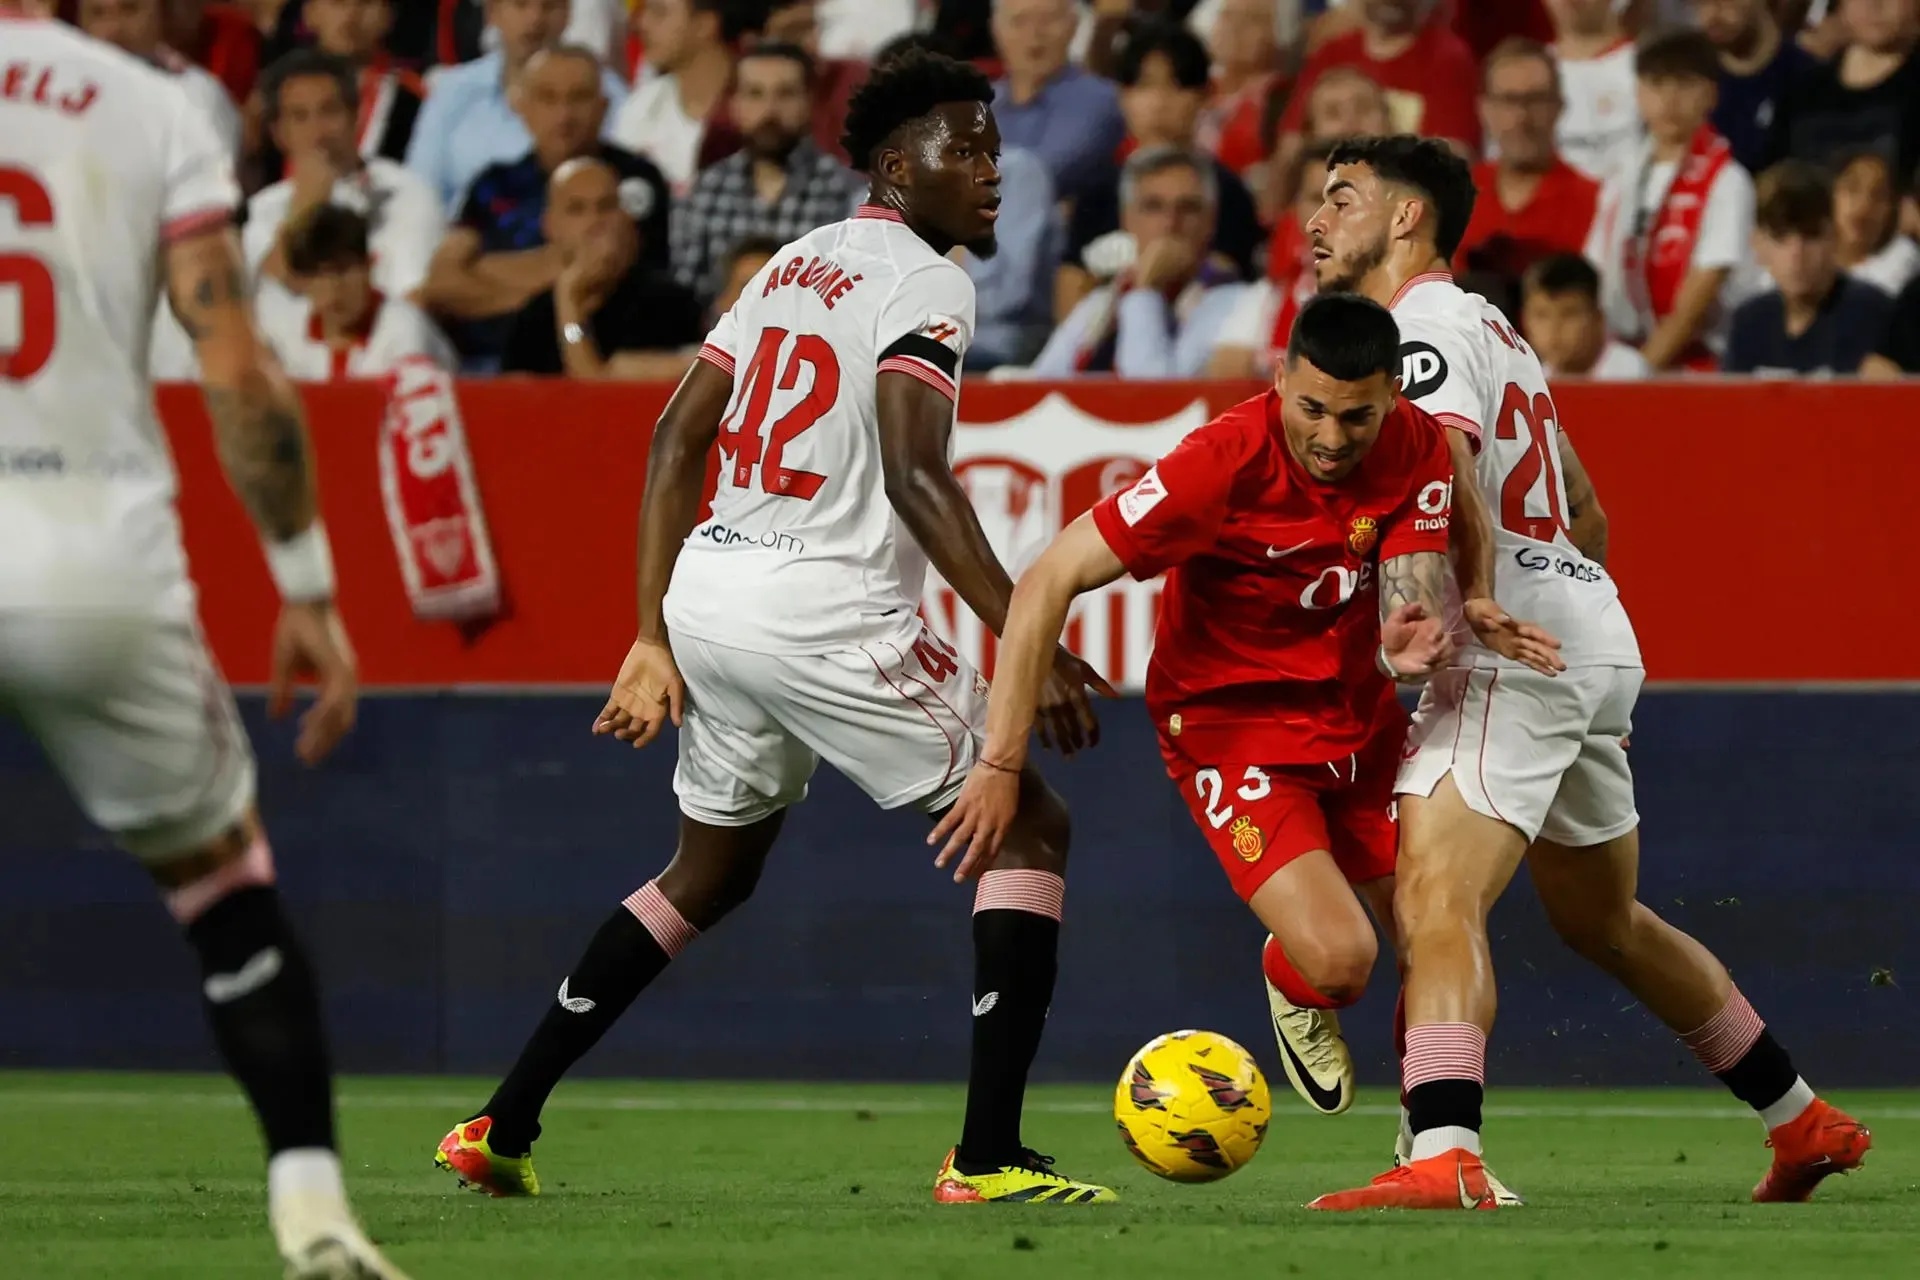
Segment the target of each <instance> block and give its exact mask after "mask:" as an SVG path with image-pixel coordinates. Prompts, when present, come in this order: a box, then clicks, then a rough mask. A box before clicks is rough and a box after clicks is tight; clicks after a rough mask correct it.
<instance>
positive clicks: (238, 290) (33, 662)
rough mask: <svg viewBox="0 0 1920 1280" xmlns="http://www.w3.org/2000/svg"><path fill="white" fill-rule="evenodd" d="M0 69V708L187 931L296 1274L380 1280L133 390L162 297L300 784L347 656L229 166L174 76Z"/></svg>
mask: <svg viewBox="0 0 1920 1280" xmlns="http://www.w3.org/2000/svg"><path fill="white" fill-rule="evenodd" d="M0 68H3V69H4V73H5V74H4V76H0V81H4V88H0V266H3V267H4V272H3V273H0V274H3V275H4V281H5V284H6V285H8V286H11V288H10V289H8V288H0V316H5V315H6V314H7V311H9V310H10V311H12V313H13V317H15V318H14V319H13V320H12V323H11V325H10V326H9V327H8V328H7V329H0V332H3V333H5V334H6V337H5V338H4V339H0V548H5V550H4V553H0V712H4V713H6V714H9V715H11V716H12V717H14V718H16V719H18V720H19V721H20V722H21V723H22V724H24V725H25V727H26V729H27V731H28V732H29V733H31V734H33V735H34V736H35V737H36V738H37V739H38V740H39V742H40V744H41V746H42V747H43V748H44V749H45V751H46V753H47V755H48V757H49V758H50V759H51V761H52V763H53V765H54V767H55V768H56V769H57V770H58V771H59V772H60V774H61V775H62V776H63V777H64V778H65V779H66V782H67V785H68V786H69V787H70V788H71V789H72V791H73V793H74V795H75V797H76V798H77V799H78V800H79V802H80V805H81V807H82V808H83V809H84V810H85V811H86V812H87V814H88V816H89V817H91V818H92V819H93V820H94V821H95V822H97V823H98V824H99V825H100V826H102V827H103V828H105V829H106V830H107V831H109V832H110V833H111V834H112V835H113V836H114V838H115V839H116V840H117V841H118V842H119V843H120V844H121V845H123V846H124V847H125V848H126V849H127V850H128V851H130V852H131V853H133V854H134V855H135V856H137V857H138V858H139V859H140V860H141V861H142V862H143V863H144V864H145V865H146V868H147V870H148V871H149V873H151V875H152V876H153V879H154V880H155V882H156V883H157V884H158V885H159V886H160V889H161V891H162V893H163V894H164V896H165V898H166V902H167V906H168V908H169V909H170V910H171V911H172V913H173V915H174V917H175V918H176V919H177V920H178V921H179V922H180V924H181V926H182V928H183V929H184V931H185V933H186V937H187V941H188V942H189V944H190V945H191V946H192V948H193V950H194V953H195V955H196V956H197V957H198V959H199V962H200V967H201V971H202V974H203V978H204V981H203V987H202V990H203V992H204V994H205V997H206V1009H207V1014H208V1018H209V1021H210V1022H211V1023H212V1027H213V1033H214V1040H215V1043H216V1044H217V1045H218V1047H219V1049H220V1052H221V1055H222V1057H223V1058H224V1059H225V1060H226V1063H227V1066H228V1069H229V1070H230V1071H231V1072H232V1073H233V1076H234V1078H235V1079H236V1080H237V1081H238V1082H239V1084H240V1086H241V1087H242V1089H244V1090H245V1092H246V1094H247V1096H248V1098H249V1099H250V1100H251V1101H252V1103H253V1107H254V1111H255V1112H256V1114H257V1115H258V1116H259V1119H260V1125H261V1128H262V1130H263V1131H264V1135H265V1138H266V1143H267V1148H268V1153H269V1163H268V1171H267V1183H268V1207H269V1215H270V1217H271V1220H272V1225H273V1230H274V1235H275V1237H276V1241H277V1243H278V1245H279V1248H280V1251H281V1253H282V1254H283V1256H284V1257H285V1258H286V1260H287V1274H288V1275H289V1276H294V1277H306V1278H319V1277H356V1278H360V1280H380V1278H387V1280H393V1278H396V1277H399V1276H400V1273H399V1272H398V1271H397V1270H395V1269H394V1268H393V1267H392V1266H391V1265H390V1264H388V1263H387V1262H386V1261H385V1260H384V1259H382V1258H381V1256H380V1254H379V1253H378V1251H377V1250H375V1249H374V1247H373V1246H372V1245H371V1244H369V1243H368V1242H367V1239H366V1237H365V1236H364V1235H362V1234H361V1232H360V1229H359V1227H358V1226H357V1225H355V1223H354V1220H353V1216H352V1213H351V1212H350V1211H349V1209H348V1207H347V1201H346V1194H345V1191H344V1189H343V1187H342V1185H341V1175H340V1161H339V1158H338V1157H337V1156H336V1155H335V1154H334V1132H333V1098H332V1080H331V1073H330V1070H329V1067H328V1061H327V1047H326V1037H325V1034H324V1030H323V1028H322V1025H321V1015H320V996H319V991H318V988H317V986H316V983H315V979H314V973H313V967H312V965H311V963H310V962H309V961H308V959H307V956H306V952H305V950H304V948H303V947H302V946H301V945H300V942H299V940H298V938H297V937H296V936H295V934H294V933H293V931H292V929H291V928H290V926H289V924H288V921H287V917H286V913H285V911H284V909H283V908H282V906H281V903H280V899H279V894H278V892H277V890H276V889H275V888H274V873H273V857H272V854H271V852H270V851H269V849H268V846H267V841H266V836H265V834H264V832H263V830H262V827H261V824H260V819H259V816H258V814H257V813H256V811H255V809H254V787H253V784H254V768H253V756H252V754H251V752H250V751H249V749H248V745H247V739H246V735H245V734H244V732H243V731H242V730H241V727H240V723H239V719H238V717H237V715H236V714H235V711H234V706H233V698H232V695H231V694H230V693H228V691H227V688H226V685H225V684H224V682H222V680H221V679H220V676H219V673H218V672H217V671H216V670H215V668H214V665H213V661H212V658H211V657H210V656H209V655H208V653H207V651H206V648H205V646H204V644H203V643H202V641H201V639H200V633H199V629H198V625H197V621H196V609H195V605H194V592H193V585H192V583H191V582H190V581H189V579H188V577H187V566H186V556H185V553H184V552H183V551H182V550H181V543H180V527H179V518H178V516H177V514H176V513H175V510H174V505H173V497H174V475H173V466H172V461H171V459H170V458H169V456H168V453H167V446H166V441H165V438H164V437H163V436H162V434H161V430H160V424H159V422H158V420H157V419H156V417H155V415H154V410H153V395H152V388H151V387H150V386H149V385H148V382H147V377H146V372H145V370H146V355H147V353H146V347H147V339H148V332H149V326H150V325H151V323H152V319H153V314H154V294H155V290H156V286H157V284H158V282H159V281H160V280H161V279H162V278H164V280H165V282H166V288H167V292H168V295H169V296H170V298H171V299H172V303H173V308H174V311H175V312H176V313H177V314H178V316H179V318H180V320H181V322H182V323H183V324H184V325H185V326H186V329H187V331H188V333H189V334H191V335H192V337H193V339H194V344H195V347H196V350H197V353H198V355H199V358H200V363H201V367H202V369H203V370H204V374H203V382H204V385H205V388H206V398H207V410H208V414H209V416H210V417H211V418H212V420H213V423H214V430H215V433H216V436H217V439H218V443H219V446H220V456H221V458H222V461H223V462H224V464H225V466H226V470H227V474H228V477H229V479H230V480H231V481H232V483H233V487H234V489H235V491H236V492H237V493H238V494H239V495H240V497H241V499H242V501H243V502H244V503H245V504H246V507H247V509H248V511H249V513H250V514H251V515H252V516H253V519H254V522H255V524H256V525H258V526H259V529H260V532H261V535H262V537H263V538H264V539H265V540H266V543H267V548H266V553H267V559H268V562H269V565H270V566H271V568H272V569H273V573H274V577H275V580H276V581H277V583H278V585H279V587H280V592H281V597H282V599H283V600H284V601H285V604H284V606H283V609H282V612H281V615H280V619H279V623H278V625H277V627H276V628H275V632H274V642H273V643H274V686H275V695H276V696H275V701H276V702H278V703H284V702H285V700H286V697H287V692H288V689H289V687H290V682H291V680H292V678H293V676H294V675H295V673H297V672H312V673H314V674H316V675H317V676H318V677H319V681H320V688H321V692H320V697H319V699H318V701H317V702H316V703H315V705H314V708H313V709H312V710H311V711H310V712H309V713H308V715H307V716H306V717H305V719H304V720H303V722H302V725H301V732H300V738H299V743H298V747H297V750H298V752H299V754H300V756H301V757H302V759H304V760H306V761H307V762H308V763H315V762H317V761H319V760H320V759H321V758H323V757H324V756H325V755H326V754H327V753H328V752H329V751H330V750H331V749H332V748H333V746H334V744H335V743H336V742H338V740H339V739H340V737H341V735H342V734H344V733H345V732H346V731H347V729H348V728H349V727H350V726H351V724H352V721H353V714H354V668H353V657H352V651H351V649H350V648H349V647H348V644H347V639H346V635H345V633H344V632H343V631H342V630H341V627H340V623H339V620H338V618H337V617H336V615H335V614H334V612H333V609H332V605H331V599H332V594H333V577H332V566H331V561H330V558H329V555H328V552H327V543H326V534H325V532H324V530H322V529H321V527H320V524H319V521H318V519H317V517H316V506H315V499H314V489H313V475H312V460H311V455H310V452H309V449H308V444H307V433H306V426H305V423H304V422H303V420H302V415H301V409H300V401H299V399H298V398H297V397H296V396H295V395H294V393H293V391H292V388H291V387H290V385H289V384H288V383H287V381H286V379H285V377H284V376H283V375H282V374H281V373H280V371H279V368H278V366H277V365H276V364H275V363H274V361H273V358H272V356H271V355H270V354H269V353H268V352H267V351H266V349H265V347H264V345H263V344H262V343H261V341H260V339H259V336H258V334H257V333H256V332H255V329H254V322H253V315H252V309H251V307H250V306H249V304H248V299H247V291H246V271H245V267H244V265H243V263H242V260H241V257H240V246H239V242H238V240H237V239H236V237H235V235H234V233H233V230H232V226H231V214H232V212H233V209H234V207H235V205H236V204H237V203H238V201H239V198H240V192H239V189H238V187H237V186H236V185H235V183H234V179H233V166H232V161H231V159H230V158H229V157H228V156H227V155H226V152H225V148H224V147H223V146H222V144H221V143H220V141H219V140H218V139H217V138H216V137H215V135H214V132H213V129H212V127H211V126H210V125H209V124H208V123H207V121H206V120H205V118H204V116H203V115H202V113H200V112H199V111H198V110H196V109H195V108H194V107H193V106H192V105H191V104H190V102H189V101H188V99H187V96H186V94H185V92H184V91H183V90H182V89H181V88H180V87H179V85H178V83H177V82H176V81H174V80H173V79H172V78H171V77H169V76H167V75H166V74H165V73H164V72H161V71H159V70H156V69H154V68H152V67H150V66H147V65H145V64H144V63H142V62H140V61H138V60H137V59H134V58H132V57H129V56H128V55H126V54H124V53H122V52H121V51H119V50H118V49H114V48H112V47H111V46H108V45H105V44H102V43H100V42H98V41H95V40H91V39H89V38H88V37H86V36H83V35H81V34H79V33H78V32H76V31H74V30H73V29H71V28H69V27H66V26H64V25H61V24H59V23H56V22H53V21H51V20H49V19H48V18H47V17H46V16H45V15H44V14H43V13H40V12H37V11H35V12H28V11H25V10H23V9H21V8H20V7H18V5H17V4H16V0H0ZM9 293H10V294H11V295H12V298H11V299H8V294H9ZM15 300H17V301H15Z"/></svg>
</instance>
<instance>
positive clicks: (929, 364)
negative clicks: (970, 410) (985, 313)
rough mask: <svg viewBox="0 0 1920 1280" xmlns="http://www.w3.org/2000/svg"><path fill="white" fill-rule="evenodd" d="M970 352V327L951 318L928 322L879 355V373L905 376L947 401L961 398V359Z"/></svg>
mask: <svg viewBox="0 0 1920 1280" xmlns="http://www.w3.org/2000/svg"><path fill="white" fill-rule="evenodd" d="M966 353H967V327H966V326H965V325H964V324H962V323H961V322H960V321H958V320H956V319H954V318H953V317H952V316H940V315H935V316H928V317H927V319H926V322H925V323H924V324H922V325H921V326H920V327H919V328H917V329H915V330H914V331H913V332H912V333H909V334H906V335H904V336H903V337H901V338H900V340H899V341H897V342H895V343H894V344H893V345H892V346H890V347H888V348H887V349H886V350H885V351H882V352H881V353H880V372H882V373H904V374H907V375H908V376H910V377H914V378H918V379H920V381H922V382H924V383H926V384H927V385H928V386H930V387H933V388H934V389H935V390H937V391H939V392H941V393H942V394H944V395H945V396H946V397H947V398H948V399H953V398H955V397H956V396H958V395H959V390H960V358H961V357H962V356H964V355H965V354H966Z"/></svg>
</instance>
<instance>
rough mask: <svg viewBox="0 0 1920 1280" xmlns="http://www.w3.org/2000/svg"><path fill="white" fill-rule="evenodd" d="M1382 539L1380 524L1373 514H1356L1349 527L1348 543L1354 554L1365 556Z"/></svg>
mask: <svg viewBox="0 0 1920 1280" xmlns="http://www.w3.org/2000/svg"><path fill="white" fill-rule="evenodd" d="M1379 540H1380V525H1379V523H1378V522H1377V521H1375V520H1374V518H1373V517H1372V516H1355V517H1354V518H1353V524H1352V525H1350V526H1349V527H1348V529H1347V545H1348V546H1349V547H1352V548H1353V554H1355V555H1357V556H1363V555H1365V554H1367V552H1369V551H1371V550H1373V544H1374V543H1376V542H1378V541H1379Z"/></svg>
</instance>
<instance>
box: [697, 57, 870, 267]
mask: <svg viewBox="0 0 1920 1280" xmlns="http://www.w3.org/2000/svg"><path fill="white" fill-rule="evenodd" d="M812 78H813V63H812V60H811V59H809V58H808V57H807V55H806V54H805V53H804V52H802V51H801V50H800V48H799V47H798V46H796V45H790V44H763V45H759V46H757V47H755V48H754V49H753V50H752V51H751V52H750V53H748V54H747V55H746V56H745V57H744V58H742V59H741V60H740V66H739V71H738V73H737V78H736V79H735V82H734V89H733V108H732V109H733V124H734V127H735V128H736V129H738V130H739V133H740V136H741V138H742V140H743V141H744V143H745V145H744V146H743V147H742V148H741V150H739V151H736V152H734V153H733V154H732V155H730V156H728V157H727V158H726V159H725V160H722V161H720V162H719V163H718V164H716V165H714V166H713V167H712V168H710V169H707V170H706V171H705V172H703V173H702V174H701V175H700V176H699V177H698V178H696V179H695V180H694V183H693V190H692V191H690V192H688V193H687V197H686V199H685V200H683V201H681V202H680V204H679V205H678V206H677V207H676V208H675V209H674V213H673V234H672V259H673V276H674V279H676V280H678V281H679V282H680V283H681V284H682V285H685V286H686V287H687V288H689V289H691V290H693V292H694V295H695V296H696V297H698V298H700V299H701V300H702V301H711V300H712V298H713V296H714V295H715V294H716V293H718V292H719V291H720V286H721V284H722V283H723V282H722V280H721V275H720V272H721V264H722V262H723V261H724V260H725V257H726V254H727V251H728V250H729V249H730V248H731V247H732V246H733V245H735V244H736V243H738V242H739V240H740V238H741V237H742V236H747V235H766V236H771V237H773V239H774V240H775V241H776V242H777V243H779V244H786V243H787V242H788V241H790V240H798V239H799V238H800V237H801V236H803V235H805V234H807V232H809V231H812V230H814V229H815V228H816V227H822V226H825V225H826V224H827V223H829V222H837V221H839V220H840V219H841V218H844V217H846V216H847V215H848V214H850V213H852V212H853V207H854V206H855V205H856V204H858V203H859V202H860V197H861V195H862V194H863V193H864V191H865V186H864V184H862V183H861V182H860V181H859V179H858V178H856V177H855V176H854V174H853V173H852V172H851V171H850V170H848V168H847V167H846V166H845V165H843V164H841V163H840V162H839V161H838V160H836V159H834V158H833V157H832V156H830V155H827V154H826V153H824V152H822V151H821V150H820V148H818V147H816V146H814V145H813V139H812V138H811V137H810V136H808V131H809V129H810V128H811V121H812V115H813V98H812V93H811V84H812Z"/></svg>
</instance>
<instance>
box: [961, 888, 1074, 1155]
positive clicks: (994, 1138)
mask: <svg viewBox="0 0 1920 1280" xmlns="http://www.w3.org/2000/svg"><path fill="white" fill-rule="evenodd" d="M1059 949H1060V922H1059V921H1058V920H1056V919H1054V918H1053V917H1051V916H1043V915H1036V914H1034V913H1033V912H1031V911H1007V910H991V911H976V912H975V913H974V916H973V973H974V977H973V1063H972V1067H971V1069H970V1071H969V1073H968V1078H967V1119H966V1126H965V1128H963V1129H962V1130H961V1135H960V1150H959V1152H958V1154H957V1156H956V1157H955V1159H956V1161H957V1163H958V1165H959V1167H960V1171H961V1172H962V1173H985V1172H987V1171H989V1170H991V1169H997V1168H999V1167H1000V1166H1001V1165H1005V1164H1011V1163H1012V1162H1013V1161H1015V1160H1017V1159H1018V1158H1019V1155H1020V1109H1021V1106H1022V1104H1023V1103H1024V1101H1025V1099H1026V1092H1027V1068H1028V1067H1030V1066H1032V1065H1033V1055H1034V1054H1035V1053H1036V1052H1037V1051H1038V1050H1039V1048H1040V1033H1041V1032H1042V1031H1044V1030H1045V1029H1046V1025H1047V1007H1048V1006H1049V1005H1051V1004H1052V1003H1053V979H1054V974H1055V972H1056V971H1057V970H1058V967H1059Z"/></svg>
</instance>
